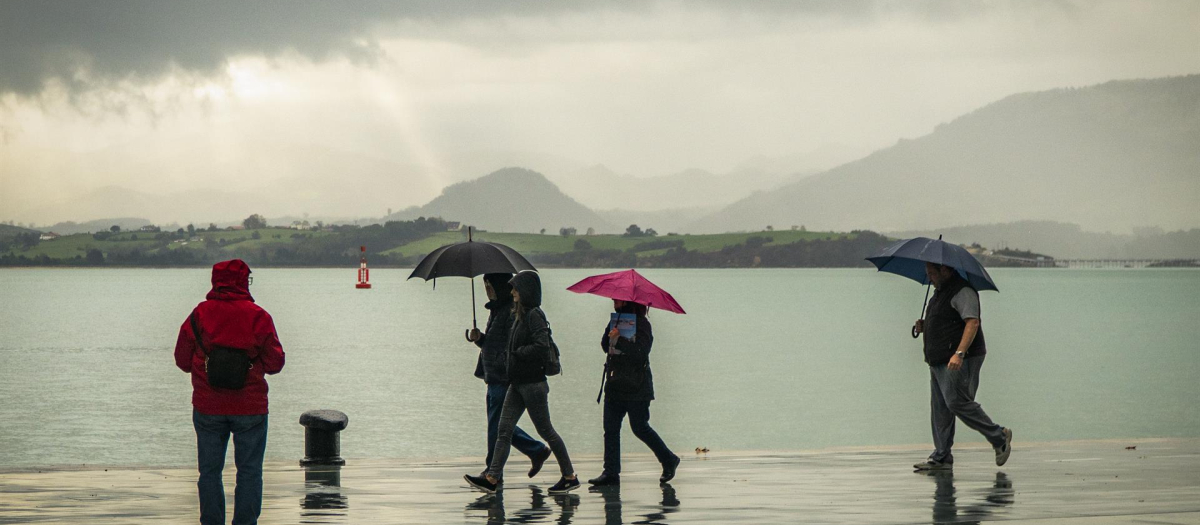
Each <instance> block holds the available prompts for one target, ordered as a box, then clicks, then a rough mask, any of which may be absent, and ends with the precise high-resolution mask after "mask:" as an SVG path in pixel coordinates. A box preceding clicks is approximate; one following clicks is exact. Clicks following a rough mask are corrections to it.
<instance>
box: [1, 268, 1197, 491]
mask: <svg viewBox="0 0 1200 525" xmlns="http://www.w3.org/2000/svg"><path fill="white" fill-rule="evenodd" d="M593 273H600V272H599V271H594V270H549V271H545V272H543V280H544V284H545V286H546V289H547V293H546V294H545V303H546V304H545V309H546V312H547V314H548V316H549V318H550V322H551V325H552V326H553V327H554V334H555V339H556V340H557V342H558V344H559V346H560V347H561V348H562V351H563V353H564V356H563V362H564V368H565V374H564V375H563V376H561V377H556V378H553V379H551V410H552V414H553V417H554V422H555V426H556V427H557V428H558V430H559V432H560V433H561V434H563V436H564V438H565V439H566V441H567V444H568V446H569V448H570V449H571V451H572V452H573V453H576V454H599V453H600V452H601V451H602V446H601V440H602V431H601V424H600V408H599V407H598V406H597V405H596V403H595V398H596V389H597V387H598V380H599V377H600V367H601V365H602V362H603V354H602V353H601V352H600V351H599V348H598V339H599V337H600V333H601V331H602V330H603V328H604V325H605V323H606V322H607V318H608V312H609V311H611V302H609V301H607V300H605V299H601V298H597V297H593V296H581V295H576V294H573V293H570V292H566V291H564V289H565V288H566V287H567V286H569V285H570V284H572V283H574V282H575V281H577V280H578V279H580V278H582V277H584V276H586V275H590V274H593ZM643 273H644V274H645V275H646V276H647V277H648V278H650V279H652V280H653V281H655V282H656V283H658V284H660V285H661V286H663V287H664V288H666V289H667V290H670V291H671V292H672V293H673V294H674V295H675V297H676V298H677V299H678V300H679V302H680V303H681V304H682V305H683V306H684V308H686V309H687V310H688V314H687V315H674V314H670V313H665V312H657V311H655V312H652V313H651V316H652V317H651V319H652V321H653V322H654V329H655V330H654V331H655V346H654V352H653V354H652V362H653V365H654V377H655V382H656V390H657V393H658V397H659V399H658V400H657V401H655V402H654V404H653V405H652V419H651V422H652V423H653V424H654V426H655V427H656V428H657V429H658V430H659V432H660V434H662V436H663V438H664V439H665V440H666V441H667V443H668V444H669V445H671V446H672V447H674V448H676V449H678V450H691V449H693V448H695V447H697V446H705V447H709V448H711V449H714V450H763V449H777V450H794V449H807V448H818V447H827V446H839V445H894V444H911V443H926V442H928V441H929V437H928V433H929V430H928V428H929V423H928V403H929V400H928V396H929V393H928V392H929V385H928V370H927V368H926V367H925V365H924V364H923V363H922V362H921V351H920V344H919V342H918V341H916V340H913V339H912V338H911V337H910V336H909V333H908V332H909V327H910V326H911V324H912V321H913V320H914V319H915V318H916V317H917V315H918V314H919V312H920V307H921V299H922V297H923V295H924V287H921V286H919V285H917V284H916V283H913V282H911V281H907V280H905V279H902V278H900V277H896V276H893V275H887V274H878V273H876V272H873V271H870V270H823V269H822V270H652V269H651V270H645V271H644V272H643ZM254 275H255V283H254V286H253V287H252V292H253V293H254V295H255V297H256V298H257V299H258V302H259V304H260V305H262V306H263V307H264V308H266V309H267V310H268V311H270V312H271V313H272V314H273V315H274V317H275V322H276V326H277V328H278V330H279V334H280V339H281V340H282V341H283V344H284V347H285V350H286V351H287V366H286V368H285V369H284V371H283V373H282V374H280V375H278V376H273V377H271V378H270V384H271V431H270V432H271V436H270V445H269V447H268V451H267V453H268V458H269V459H280V460H294V459H298V458H299V457H300V456H302V455H303V432H302V429H301V427H300V426H299V425H298V424H297V420H298V418H299V415H300V413H301V412H303V411H305V410H308V409H313V408H334V409H338V410H342V411H344V412H346V413H347V414H348V415H349V416H350V427H349V428H348V429H347V430H346V432H344V433H343V437H342V447H343V455H345V456H347V457H351V458H353V457H372V458H392V457H409V458H411V457H447V456H480V457H482V455H483V453H484V444H483V443H484V430H485V429H484V414H483V401H484V400H483V396H484V388H483V384H482V382H481V381H479V380H477V379H475V378H474V377H473V376H472V375H471V374H472V371H473V369H474V364H475V356H476V351H475V349H474V347H473V346H471V345H469V344H468V343H466V342H465V341H464V340H463V338H462V333H463V329H464V328H467V327H469V326H470V315H471V310H470V286H469V281H467V280H465V279H463V280H455V279H445V280H441V281H439V282H438V285H437V289H436V290H434V289H433V288H432V287H431V286H430V285H429V284H427V283H423V282H418V281H412V282H406V281H404V278H405V277H406V276H407V275H408V271H407V270H384V269H379V270H376V271H374V272H372V278H373V283H374V285H375V288H374V289H372V290H355V289H354V286H353V285H354V278H355V271H354V269H353V268H349V269H345V270H329V269H261V270H257V271H255V274H254ZM993 276H994V277H995V279H996V282H997V284H998V285H999V286H1000V288H1001V290H1003V292H1001V293H992V292H987V293H984V294H983V297H982V301H983V318H984V320H983V327H984V330H985V332H986V333H987V337H988V345H989V348H988V357H987V362H986V363H987V364H986V365H985V366H984V369H983V378H982V386H981V389H980V393H979V396H978V399H979V401H980V402H981V403H982V404H983V406H984V407H985V409H986V410H987V411H988V412H989V413H990V414H991V415H992V417H993V418H994V419H995V420H996V421H997V422H999V423H1000V424H1002V425H1007V426H1011V427H1013V428H1014V429H1015V430H1016V435H1017V437H1018V440H1038V441H1042V440H1062V439H1082V438H1133V437H1197V436H1200V411H1198V409H1197V408H1196V401H1197V400H1200V381H1197V379H1196V378H1197V376H1198V373H1200V348H1198V345H1197V341H1200V271H1194V270H1003V269H998V270H995V271H994V272H993ZM207 290H208V271H207V270H150V269H126V270H116V269H113V270H108V269H5V270H0V294H2V297H3V299H2V301H0V450H2V451H3V452H2V453H0V466H7V467H20V466H43V465H80V464H88V465H188V464H192V463H194V454H195V442H194V439H195V437H194V434H193V431H192V429H191V419H190V410H191V408H190V396H191V387H190V384H189V378H188V376H187V375H186V374H184V373H182V372H180V371H179V370H178V369H176V368H175V365H174V361H173V358H172V349H173V347H174V343H175V338H176V336H177V334H178V330H179V326H180V325H181V324H182V323H183V321H184V319H185V318H186V316H187V314H188V312H189V311H190V310H191V308H192V307H193V306H194V305H195V304H196V303H197V302H199V301H201V300H203V297H204V294H205V292H206V291H207ZM478 292H479V293H480V296H481V297H482V286H480V287H479V288H478ZM481 304H482V301H481ZM479 312H480V315H481V316H482V315H486V311H485V310H483V309H482V307H480V308H479ZM481 323H482V319H481ZM530 430H532V429H530ZM625 432H626V436H625V440H626V443H627V446H626V447H625V448H626V449H627V452H644V449H643V447H641V445H640V444H638V443H637V441H636V440H635V439H634V438H633V436H632V434H631V433H629V431H628V429H626V431H625ZM958 440H959V442H982V439H981V438H980V437H979V436H978V435H977V434H975V433H973V432H971V431H970V430H969V429H965V428H963V427H960V433H959V439H958ZM481 461H482V460H481Z"/></svg>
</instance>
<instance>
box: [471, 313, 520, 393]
mask: <svg viewBox="0 0 1200 525" xmlns="http://www.w3.org/2000/svg"><path fill="white" fill-rule="evenodd" d="M483 307H484V308H487V309H488V312H489V313H488V320H487V326H486V327H485V329H484V330H485V331H484V333H483V337H481V338H480V339H479V340H478V341H475V346H478V347H479V359H478V360H477V361H476V362H475V377H478V378H479V379H482V380H483V381H484V382H485V383H487V384H489V385H506V384H508V354H507V350H508V333H509V330H511V329H512V308H513V301H512V296H511V295H508V294H507V293H506V294H505V295H504V296H501V297H499V298H497V299H496V300H495V301H488V303H487V304H485V305H483Z"/></svg>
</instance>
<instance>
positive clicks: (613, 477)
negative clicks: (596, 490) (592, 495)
mask: <svg viewBox="0 0 1200 525" xmlns="http://www.w3.org/2000/svg"><path fill="white" fill-rule="evenodd" d="M588 483H590V484H592V485H595V486H597V487H604V486H608V485H620V484H621V476H620V475H619V474H609V473H607V472H604V473H601V474H600V475H599V476H596V477H594V478H592V479H589V480H588Z"/></svg>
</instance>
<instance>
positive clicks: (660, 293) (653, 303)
mask: <svg viewBox="0 0 1200 525" xmlns="http://www.w3.org/2000/svg"><path fill="white" fill-rule="evenodd" d="M567 290H570V291H572V292H575V293H590V294H593V295H599V296H600V297H607V298H609V299H619V300H621V301H628V302H632V303H638V304H644V305H646V306H649V307H651V308H658V309H659V310H666V311H668V312H675V313H677V314H682V313H687V312H684V311H683V307H682V306H679V303H678V302H676V301H675V298H674V297H671V294H669V293H667V292H666V291H664V290H663V289H662V288H659V287H657V286H655V285H654V283H652V282H650V281H648V280H646V278H645V277H642V274H640V273H637V271H635V270H625V271H620V272H613V273H606V274H603V275H593V276H591V277H588V278H586V279H584V280H582V281H579V282H577V283H575V284H573V285H571V286H570V287H569V288H567Z"/></svg>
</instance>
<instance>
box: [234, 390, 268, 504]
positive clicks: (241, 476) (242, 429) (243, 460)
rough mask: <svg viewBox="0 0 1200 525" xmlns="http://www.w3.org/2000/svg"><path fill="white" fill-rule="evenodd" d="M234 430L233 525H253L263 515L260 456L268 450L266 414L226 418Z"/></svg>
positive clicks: (261, 464) (261, 463)
mask: <svg viewBox="0 0 1200 525" xmlns="http://www.w3.org/2000/svg"><path fill="white" fill-rule="evenodd" d="M229 419H230V420H231V422H232V429H233V462H234V464H235V465H237V487H236V488H234V491H233V525H254V524H256V523H258V515H259V514H260V513H261V512H262V487H263V482H262V473H263V455H264V454H265V453H266V451H267V415H266V414H263V415H259V416H229Z"/></svg>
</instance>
